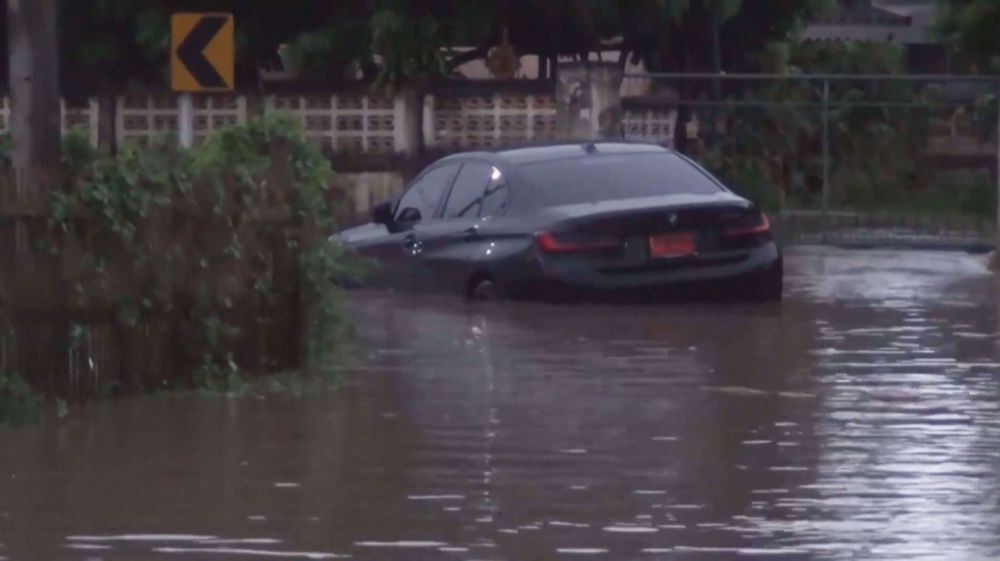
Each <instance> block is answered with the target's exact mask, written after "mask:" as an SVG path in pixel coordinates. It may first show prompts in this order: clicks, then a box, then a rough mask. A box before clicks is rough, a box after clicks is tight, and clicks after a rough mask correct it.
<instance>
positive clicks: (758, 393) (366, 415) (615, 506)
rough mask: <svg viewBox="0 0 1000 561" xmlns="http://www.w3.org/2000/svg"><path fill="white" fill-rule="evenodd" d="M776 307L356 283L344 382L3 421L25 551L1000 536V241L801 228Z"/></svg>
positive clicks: (762, 547) (379, 555)
mask: <svg viewBox="0 0 1000 561" xmlns="http://www.w3.org/2000/svg"><path fill="white" fill-rule="evenodd" d="M787 269H788V271H787V275H788V276H787V286H788V296H787V298H786V300H785V302H783V303H782V304H775V305H736V306H733V305H711V304H691V305H671V306H662V307H649V306H645V307H639V306H626V307H604V306H548V305H535V304H530V305H529V304H505V305H488V306H470V305H466V304H464V303H462V302H459V301H456V300H452V299H447V298H427V299H418V300H414V299H405V300H404V299H402V298H399V297H396V296H393V295H390V294H378V293H357V294H355V295H353V302H352V305H351V309H352V313H353V314H354V315H355V316H356V317H357V318H358V329H359V332H360V333H359V343H360V345H361V348H362V349H363V352H364V353H365V355H366V356H367V358H366V361H365V366H364V367H363V368H361V369H360V371H359V372H358V373H357V374H356V375H355V376H354V377H353V378H352V382H351V384H350V385H349V386H348V387H347V388H345V389H343V390H341V391H338V392H335V393H333V394H331V395H325V396H321V397H312V398H307V399H295V398H292V397H277V398H267V399H260V400H257V399H222V398H204V397H195V396H186V397H163V398H136V399H129V400H123V401H117V402H105V403H96V404H92V405H88V406H85V407H80V408H77V409H74V410H72V411H71V412H70V415H69V417H68V418H66V419H64V420H61V421H60V420H56V419H49V420H47V422H46V424H45V425H44V426H43V427H41V428H30V429H18V430H5V431H0V544H2V545H0V559H67V560H70V559H72V560H98V559H109V560H111V559H115V560H119V559H178V560H181V561H184V560H191V559H337V558H342V557H343V558H347V557H350V558H353V559H361V560H389V559H409V560H422V559H435V560H436V559H444V560H452V559H454V560H463V561H468V560H491V559H493V560H518V561H521V560H534V559H566V560H572V559H615V560H621V559H650V560H655V559H698V560H700V559H743V558H756V559H878V560H883V559H884V560H890V559H893V560H895V559H997V558H1000V363H998V349H1000V301H998V299H997V296H998V294H1000V289H998V284H997V281H996V280H995V277H994V276H993V275H991V274H989V273H988V272H987V270H986V268H985V265H984V262H983V259H981V258H978V257H973V256H968V255H964V254H950V253H909V254H905V253H889V252H877V251H870V252H845V251H837V250H798V251H795V252H792V253H791V255H790V256H789V257H788V261H787Z"/></svg>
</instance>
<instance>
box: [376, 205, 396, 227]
mask: <svg viewBox="0 0 1000 561" xmlns="http://www.w3.org/2000/svg"><path fill="white" fill-rule="evenodd" d="M372 222H374V223H376V224H384V225H385V226H389V227H391V226H392V204H391V203H388V202H385V203H381V204H377V205H375V208H373V209H372Z"/></svg>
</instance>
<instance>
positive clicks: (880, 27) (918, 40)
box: [802, 0, 938, 45]
mask: <svg viewBox="0 0 1000 561" xmlns="http://www.w3.org/2000/svg"><path fill="white" fill-rule="evenodd" d="M937 13H938V1H936V0H922V1H921V0H917V1H914V0H910V1H905V0H882V1H879V0H856V1H855V2H853V3H852V5H850V6H848V5H846V4H845V3H843V2H841V3H840V4H839V5H838V7H837V9H836V10H835V12H834V13H833V14H831V15H829V16H827V17H825V18H820V19H817V20H815V21H813V22H812V23H810V24H809V26H808V27H807V28H806V30H805V32H804V33H803V36H802V38H803V40H806V41H873V42H880V43H881V42H887V43H899V44H904V45H918V44H933V43H937V42H938V41H937V38H936V37H935V36H934V32H933V26H934V21H935V19H936V18H937Z"/></svg>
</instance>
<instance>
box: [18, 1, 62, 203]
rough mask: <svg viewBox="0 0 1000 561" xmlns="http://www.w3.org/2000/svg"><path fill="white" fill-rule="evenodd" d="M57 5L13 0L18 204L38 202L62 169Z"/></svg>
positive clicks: (52, 2) (45, 2)
mask: <svg viewBox="0 0 1000 561" xmlns="http://www.w3.org/2000/svg"><path fill="white" fill-rule="evenodd" d="M56 3H57V0H7V42H8V53H9V55H8V56H9V58H10V60H9V76H8V86H9V90H10V105H11V112H10V132H11V138H12V139H13V150H12V152H11V163H12V165H13V168H14V174H15V193H14V194H13V197H14V198H15V200H16V201H17V204H18V205H31V206H34V205H37V204H38V202H40V201H41V200H42V197H43V196H44V193H45V192H46V191H47V190H48V189H49V188H50V187H51V186H52V185H53V182H54V180H55V178H56V177H57V174H58V171H59V165H60V143H61V138H62V131H61V126H60V125H61V118H62V116H61V111H60V106H59V59H58V56H59V54H58V48H57V38H56ZM8 197H10V195H9V194H8V195H7V197H5V198H8Z"/></svg>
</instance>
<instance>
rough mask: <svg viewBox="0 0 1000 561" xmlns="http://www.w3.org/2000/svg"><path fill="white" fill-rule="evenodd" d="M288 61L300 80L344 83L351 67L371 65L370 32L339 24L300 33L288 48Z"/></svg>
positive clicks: (357, 25)
mask: <svg viewBox="0 0 1000 561" xmlns="http://www.w3.org/2000/svg"><path fill="white" fill-rule="evenodd" d="M288 60H289V62H290V64H291V67H292V68H295V69H296V70H298V72H299V76H300V77H301V78H303V79H307V80H309V79H344V78H345V77H346V75H347V73H348V70H349V69H351V65H352V64H354V63H358V64H360V65H366V64H372V51H371V37H370V32H369V29H368V27H367V26H365V25H360V24H358V23H356V22H353V21H342V22H336V23H333V24H331V25H329V26H327V27H325V28H323V29H319V30H315V31H307V32H304V33H301V34H300V35H299V36H298V37H296V39H295V40H294V41H292V42H291V43H290V44H289V45H288Z"/></svg>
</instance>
